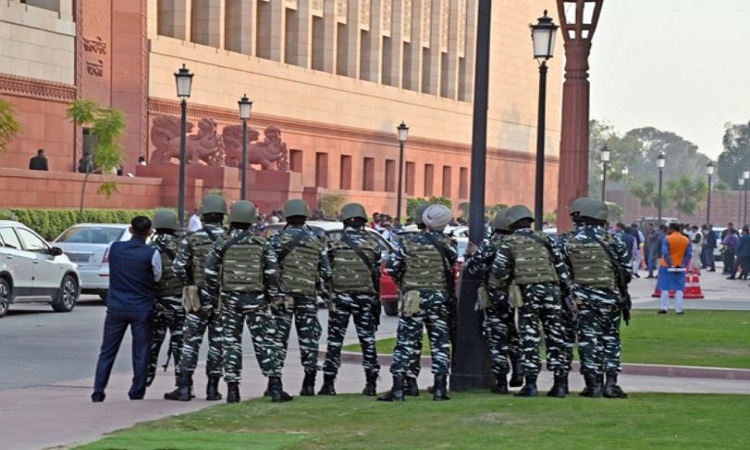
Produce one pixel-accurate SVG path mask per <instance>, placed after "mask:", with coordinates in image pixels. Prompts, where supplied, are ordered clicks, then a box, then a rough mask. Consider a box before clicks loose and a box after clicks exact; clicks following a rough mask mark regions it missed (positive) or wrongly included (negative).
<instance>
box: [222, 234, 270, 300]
mask: <svg viewBox="0 0 750 450" xmlns="http://www.w3.org/2000/svg"><path fill="white" fill-rule="evenodd" d="M221 254H222V256H223V258H222V265H221V273H222V276H221V287H222V289H223V290H225V291H234V292H263V241H262V240H260V239H258V238H257V237H255V236H253V235H252V233H250V232H249V231H243V232H242V233H240V234H238V235H237V236H235V237H233V238H232V239H230V240H228V241H227V242H226V243H225V244H224V246H223V247H222V249H221Z"/></svg>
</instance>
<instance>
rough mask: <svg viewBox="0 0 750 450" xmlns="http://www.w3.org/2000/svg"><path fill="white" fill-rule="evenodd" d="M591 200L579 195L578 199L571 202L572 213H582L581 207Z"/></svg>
mask: <svg viewBox="0 0 750 450" xmlns="http://www.w3.org/2000/svg"><path fill="white" fill-rule="evenodd" d="M589 200H591V199H590V198H588V197H578V198H577V199H575V200H573V203H571V204H570V215H571V216H572V215H576V214H578V215H580V213H581V209H582V208H583V207H584V205H585V204H586V203H587V202H588V201H589Z"/></svg>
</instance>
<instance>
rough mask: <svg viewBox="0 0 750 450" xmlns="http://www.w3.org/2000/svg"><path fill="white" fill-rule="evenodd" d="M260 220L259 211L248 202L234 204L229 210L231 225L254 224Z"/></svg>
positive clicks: (242, 201) (241, 201)
mask: <svg viewBox="0 0 750 450" xmlns="http://www.w3.org/2000/svg"><path fill="white" fill-rule="evenodd" d="M257 219H258V211H257V210H256V209H255V205H253V204H252V203H251V202H249V201H247V200H240V201H238V202H234V204H233V205H232V207H231V208H230V209H229V222H230V223H254V222H255V221H256V220H257Z"/></svg>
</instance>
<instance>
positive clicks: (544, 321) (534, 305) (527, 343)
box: [491, 228, 570, 396]
mask: <svg viewBox="0 0 750 450" xmlns="http://www.w3.org/2000/svg"><path fill="white" fill-rule="evenodd" d="M531 235H534V236H536V237H537V239H540V240H542V241H543V242H545V245H542V244H541V243H538V242H536V241H535V240H534V239H532V238H531V237H530V236H531ZM546 247H549V249H551V251H552V252H551V253H550V250H548V249H547V248H546ZM532 255H533V256H532ZM491 271H492V274H491V276H492V277H494V278H495V279H496V280H497V283H498V287H499V288H501V289H508V288H509V287H510V284H511V282H512V281H515V283H516V284H517V285H518V287H519V288H520V291H521V295H522V297H523V306H521V307H520V308H519V331H520V335H521V351H522V354H523V371H524V376H525V377H526V384H527V386H529V389H526V387H524V389H522V390H521V393H520V394H521V395H526V394H527V393H528V394H530V396H535V395H536V379H537V376H538V374H539V370H540V369H541V361H540V359H539V344H540V341H541V337H540V334H539V328H540V325H541V327H542V328H543V330H544V336H545V341H546V345H545V347H546V349H547V369H548V370H551V371H554V372H555V375H556V380H555V384H556V385H557V383H558V377H563V376H564V377H565V379H567V374H568V371H569V365H570V363H569V361H568V360H567V356H566V350H565V346H566V344H565V329H564V326H563V309H562V290H561V287H560V284H559V282H560V280H567V279H568V278H569V273H568V268H567V266H566V265H565V262H564V259H563V255H562V252H561V251H560V249H559V248H558V247H557V245H555V243H554V242H553V241H552V240H551V239H550V238H548V237H547V236H545V235H543V234H541V233H535V232H534V231H533V230H532V229H530V228H521V229H517V230H516V231H514V233H513V234H512V235H510V236H508V237H507V238H506V239H504V240H503V241H502V242H500V245H498V247H497V253H496V256H495V260H494V262H493V264H492V268H491ZM536 280H538V281H536ZM532 387H533V393H532V392H531V391H532V389H531V388H532Z"/></svg>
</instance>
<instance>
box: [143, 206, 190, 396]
mask: <svg viewBox="0 0 750 450" xmlns="http://www.w3.org/2000/svg"><path fill="white" fill-rule="evenodd" d="M179 227H180V226H179V224H178V222H177V214H176V213H175V212H174V211H170V210H164V211H159V212H157V213H156V215H155V216H154V229H155V230H156V234H155V235H154V237H153V239H152V240H151V244H150V245H151V246H152V247H156V249H157V250H158V251H159V253H160V254H161V261H162V277H161V279H160V280H159V282H158V283H156V287H155V292H156V304H155V307H154V312H155V313H154V328H153V333H154V334H153V336H152V339H151V352H150V355H149V362H148V378H147V379H146V386H150V385H151V383H152V382H153V381H154V377H155V376H156V368H157V365H158V363H159V352H160V350H161V345H162V343H163V342H164V338H165V337H166V335H167V330H169V355H171V356H172V357H174V365H175V368H176V369H177V370H175V384H176V383H177V381H179V379H180V372H179V366H180V349H181V348H182V327H183V326H184V325H185V310H184V309H183V306H182V282H181V281H180V280H179V279H178V278H177V277H176V276H175V274H174V272H172V264H173V262H174V259H175V257H176V255H177V252H178V251H179V249H180V239H179V238H178V237H177V236H176V235H175V232H176V231H177V230H178V229H179ZM167 364H169V357H168V358H167ZM165 369H166V365H165Z"/></svg>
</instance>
